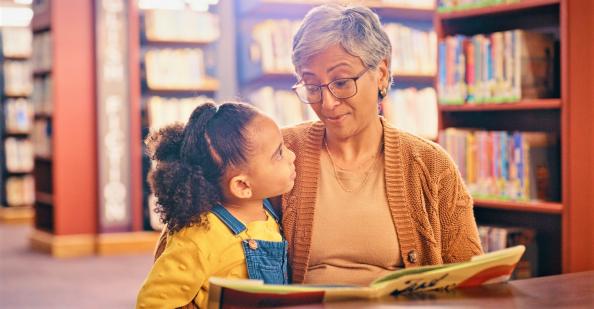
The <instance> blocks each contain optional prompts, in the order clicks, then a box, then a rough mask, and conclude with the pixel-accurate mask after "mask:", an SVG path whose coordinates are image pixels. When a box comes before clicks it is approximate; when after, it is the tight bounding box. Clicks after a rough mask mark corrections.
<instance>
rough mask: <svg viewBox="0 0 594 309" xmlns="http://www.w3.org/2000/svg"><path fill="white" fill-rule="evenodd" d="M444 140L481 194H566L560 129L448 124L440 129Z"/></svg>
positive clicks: (477, 194)
mask: <svg viewBox="0 0 594 309" xmlns="http://www.w3.org/2000/svg"><path fill="white" fill-rule="evenodd" d="M439 144H440V145H441V146H442V147H443V148H445V149H446V150H447V151H448V153H449V154H450V155H451V156H452V158H453V160H454V161H455V162H456V164H457V166H458V169H459V170H460V173H461V174H462V177H463V178H464V180H465V182H466V185H467V186H468V189H469V190H470V192H471V194H472V195H473V196H475V197H477V198H484V199H507V200H519V201H529V200H542V201H559V200H560V198H561V197H560V190H561V189H560V187H561V186H560V166H559V162H560V160H559V158H560V149H559V143H558V137H557V136H555V135H554V134H550V133H545V132H503V131H480V130H466V129H456V128H448V129H446V130H444V131H441V132H440V134H439Z"/></svg>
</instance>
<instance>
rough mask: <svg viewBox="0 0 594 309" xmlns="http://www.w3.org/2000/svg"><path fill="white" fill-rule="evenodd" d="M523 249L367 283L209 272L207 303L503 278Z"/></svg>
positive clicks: (349, 294)
mask: <svg viewBox="0 0 594 309" xmlns="http://www.w3.org/2000/svg"><path fill="white" fill-rule="evenodd" d="M524 250H525V247H524V246H522V245H520V246H515V247H511V248H507V249H503V250H499V251H495V252H491V253H487V254H483V255H478V256H475V257H473V258H472V259H471V260H470V261H467V262H460V263H453V264H445V265H433V266H422V267H416V268H406V269H401V270H397V271H394V272H392V273H390V274H388V275H385V276H383V277H380V278H378V279H376V280H375V281H373V282H372V283H371V284H369V285H368V286H353V285H307V284H289V285H272V284H264V283H263V282H262V281H260V280H242V279H226V278H218V277H211V278H210V280H209V281H210V291H209V296H208V298H209V300H208V308H210V309H214V308H227V307H229V308H230V307H236V306H244V307H265V306H289V305H303V304H313V303H322V302H327V301H340V300H348V299H357V298H359V299H361V298H363V299H365V298H368V299H369V298H379V297H383V296H386V295H389V294H402V293H415V292H421V291H429V290H436V289H443V290H450V289H454V288H465V287H473V286H478V285H483V284H492V283H499V282H505V281H507V280H509V278H510V276H511V274H512V271H513V270H514V267H515V266H516V264H517V263H518V261H519V260H520V258H521V257H522V254H523V253H524Z"/></svg>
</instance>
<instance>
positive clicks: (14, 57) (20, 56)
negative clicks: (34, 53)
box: [3, 55, 31, 60]
mask: <svg viewBox="0 0 594 309" xmlns="http://www.w3.org/2000/svg"><path fill="white" fill-rule="evenodd" d="M30 57H31V55H11V56H8V55H5V56H3V58H4V60H28V59H29V58H30Z"/></svg>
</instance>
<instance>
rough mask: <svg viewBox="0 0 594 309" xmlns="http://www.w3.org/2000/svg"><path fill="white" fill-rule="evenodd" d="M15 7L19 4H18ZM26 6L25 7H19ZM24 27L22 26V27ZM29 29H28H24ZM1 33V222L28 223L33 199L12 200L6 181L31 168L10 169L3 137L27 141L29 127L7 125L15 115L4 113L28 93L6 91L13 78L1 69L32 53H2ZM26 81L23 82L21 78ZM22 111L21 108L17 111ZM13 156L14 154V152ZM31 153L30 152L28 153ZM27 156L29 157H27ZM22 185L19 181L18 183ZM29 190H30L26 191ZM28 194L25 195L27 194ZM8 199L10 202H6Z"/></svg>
mask: <svg viewBox="0 0 594 309" xmlns="http://www.w3.org/2000/svg"><path fill="white" fill-rule="evenodd" d="M17 7H19V6H18V5H17ZM22 7H26V6H22ZM23 28H24V29H26V27H23ZM21 30H23V29H21ZM27 30H28V29H27ZM3 34H4V33H3V32H0V223H10V224H31V223H32V221H33V207H32V206H31V204H32V201H23V200H21V201H18V200H17V201H14V200H11V199H9V193H10V192H8V187H7V186H8V182H9V180H10V179H19V178H20V179H21V181H22V180H23V179H24V178H25V177H27V178H30V177H32V174H33V168H31V169H14V167H13V168H12V169H9V168H8V166H7V162H8V161H10V160H11V159H14V158H9V157H8V156H7V155H8V153H6V148H5V142H6V139H8V138H11V139H16V140H18V141H24V140H29V141H30V135H31V130H32V129H33V128H32V125H31V123H30V125H31V127H30V128H29V129H28V130H19V129H15V128H9V127H8V124H7V120H9V119H8V117H10V116H14V115H9V114H7V104H8V101H9V100H14V99H25V100H26V104H27V105H28V107H29V108H30V107H31V102H30V100H29V98H30V95H31V93H30V92H27V91H24V92H19V91H13V92H8V91H7V90H11V89H6V87H5V86H6V80H7V79H10V78H12V76H10V75H8V73H9V72H6V71H4V70H5V66H4V64H5V63H6V62H16V63H24V62H26V61H28V60H29V59H30V57H31V55H27V54H22V55H4V54H3V52H4V47H3V44H4V43H5V38H3V37H2V35H3ZM20 73H23V74H25V75H26V74H31V72H19V74H20ZM23 82H25V81H23ZM20 112H24V111H20ZM13 155H14V154H13ZM31 155H33V154H31ZM27 159H29V158H27ZM21 184H22V183H21ZM27 193H32V192H27ZM27 195H28V194H27ZM9 202H10V203H9Z"/></svg>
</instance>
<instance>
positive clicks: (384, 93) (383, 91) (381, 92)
mask: <svg viewBox="0 0 594 309" xmlns="http://www.w3.org/2000/svg"><path fill="white" fill-rule="evenodd" d="M387 95H388V88H384V89H380V90H379V97H380V99H383V98H385V97H386V96H387Z"/></svg>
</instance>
